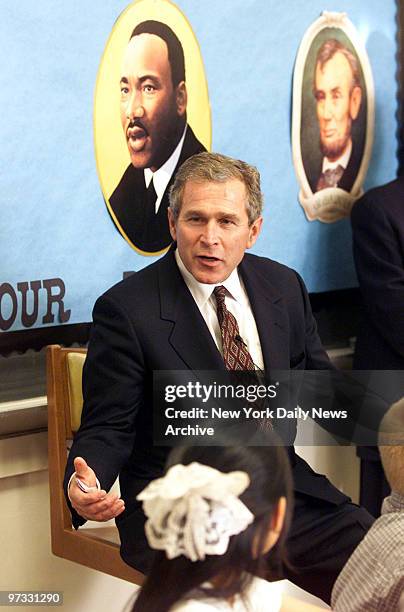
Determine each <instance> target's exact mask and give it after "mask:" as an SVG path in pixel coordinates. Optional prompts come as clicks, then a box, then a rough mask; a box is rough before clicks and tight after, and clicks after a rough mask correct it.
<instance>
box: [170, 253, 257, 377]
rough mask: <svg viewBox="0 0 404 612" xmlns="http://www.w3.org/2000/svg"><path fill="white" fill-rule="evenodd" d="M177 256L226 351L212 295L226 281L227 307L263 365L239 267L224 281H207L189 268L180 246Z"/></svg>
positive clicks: (179, 265) (210, 328) (254, 358)
mask: <svg viewBox="0 0 404 612" xmlns="http://www.w3.org/2000/svg"><path fill="white" fill-rule="evenodd" d="M175 259H176V261H177V265H178V268H179V270H180V272H181V274H182V277H183V279H184V281H185V283H186V285H187V287H188V289H189V290H190V292H191V294H192V297H193V298H194V300H195V302H196V305H197V306H198V308H199V310H200V313H201V315H202V316H203V318H204V320H205V323H206V325H207V326H208V329H209V331H210V333H211V334H212V337H213V340H214V341H215V344H216V346H217V348H218V349H219V351H220V352H221V354H222V355H223V346H222V336H221V333H220V326H219V321H218V318H217V313H216V310H217V305H216V298H215V296H214V295H213V290H214V288H215V287H217V286H220V285H223V287H225V289H226V291H227V295H226V298H225V303H226V308H227V309H228V310H229V312H231V313H232V315H234V317H235V318H236V321H237V323H238V327H239V332H240V336H241V337H242V339H243V341H244V342H245V343H246V345H247V347H248V351H249V353H250V355H251V357H252V360H253V362H254V363H255V365H256V366H258V368H260V369H261V370H263V369H264V359H263V357H262V350H261V343H260V339H259V335H258V330H257V325H256V323H255V319H254V315H253V312H252V309H251V304H250V301H249V299H248V295H247V292H246V290H245V287H244V283H243V281H242V279H241V278H240V276H239V274H238V271H237V268H236V269H234V270H233V272H232V273H231V274H230V276H229V277H228V278H227V279H226V280H225V281H223V282H222V283H216V284H207V283H200V282H198V281H197V280H196V279H195V278H194V277H193V276H192V274H191V273H190V272H189V271H188V270H187V269H186V267H185V265H184V263H183V261H182V259H181V257H180V255H179V253H178V249H177V250H176V251H175Z"/></svg>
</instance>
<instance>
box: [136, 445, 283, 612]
mask: <svg viewBox="0 0 404 612" xmlns="http://www.w3.org/2000/svg"><path fill="white" fill-rule="evenodd" d="M191 464H192V466H191ZM179 465H181V466H188V467H180V468H179V469H178V467H177V468H175V469H174V471H173V470H171V471H170V472H169V474H168V476H166V477H165V479H160V480H157V481H154V483H151V485H149V487H148V488H147V489H146V490H145V492H143V494H142V496H141V498H143V499H147V498H149V499H148V501H147V502H146V503H144V508H145V512H146V515H148V516H149V517H150V518H149V521H148V523H149V524H148V525H147V527H146V534H147V536H148V539H149V544H150V545H151V546H152V547H154V548H158V549H160V550H163V549H164V552H161V553H159V554H158V555H157V557H156V560H155V563H154V566H153V568H152V571H151V573H150V575H149V578H148V580H147V582H146V584H145V586H144V588H143V590H142V593H141V594H140V596H139V599H138V603H137V604H135V608H134V610H140V609H141V610H142V611H143V610H144V611H146V610H156V609H158V610H161V611H163V610H169V608H170V607H171V606H172V605H173V604H174V603H175V602H176V601H178V600H179V599H181V598H182V597H183V596H184V595H185V594H186V593H187V592H188V591H190V590H192V589H194V588H197V587H199V586H200V585H202V584H203V583H205V582H207V581H210V580H212V579H214V581H213V588H212V589H209V595H210V596H213V597H225V598H229V597H232V596H233V595H235V594H237V593H240V594H242V593H243V591H244V590H245V588H246V586H247V584H248V575H264V576H268V573H269V568H268V563H267V561H266V559H265V557H264V555H265V554H266V553H267V552H268V551H269V550H270V549H271V548H273V547H275V545H276V547H275V548H274V550H273V553H272V555H271V556H275V557H277V556H278V557H279V559H280V558H283V556H284V554H283V541H284V537H285V533H286V530H287V522H288V521H287V520H285V516H286V515H288V514H289V512H286V508H288V510H289V511H290V503H289V502H290V498H291V475H290V468H289V461H288V458H287V455H286V452H285V450H284V449H283V448H282V447H281V446H276V445H273V446H266V447H200V446H195V447H180V448H178V449H175V450H173V451H172V452H171V454H170V456H169V459H168V463H167V470H169V469H170V468H173V466H179ZM206 466H208V467H209V468H214V470H209V469H208V470H206ZM234 472H236V473H237V474H231V473H234ZM240 473H241V474H240ZM173 475H174V476H173ZM224 475H227V476H224ZM173 478H174V480H173ZM199 479H200V480H199ZM175 480H177V482H175ZM197 480H199V482H200V483H203V482H206V484H205V485H201V486H200V487H199V483H198V482H197ZM197 484H198V486H195V485H197ZM167 497H168V498H170V499H169V500H167ZM147 504H148V505H147ZM232 534H233V535H232ZM229 536H230V537H229ZM162 581H163V583H164V585H165V586H164V588H163V594H161V591H162V589H161V582H162ZM158 587H160V589H159V590H160V597H159V594H158ZM153 606H154V607H153Z"/></svg>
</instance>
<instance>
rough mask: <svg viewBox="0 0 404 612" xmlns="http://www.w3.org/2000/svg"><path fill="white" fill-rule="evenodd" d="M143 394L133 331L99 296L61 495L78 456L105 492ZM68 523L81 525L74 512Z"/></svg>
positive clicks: (123, 458)
mask: <svg viewBox="0 0 404 612" xmlns="http://www.w3.org/2000/svg"><path fill="white" fill-rule="evenodd" d="M143 391H144V364H143V355H142V350H141V348H140V345H139V342H138V339H137V336H136V333H135V330H134V328H133V325H132V323H131V321H130V319H129V317H128V316H127V313H126V311H125V309H124V308H123V306H122V305H121V304H118V303H116V301H115V300H113V299H112V298H110V297H107V296H102V297H101V298H99V299H98V300H97V302H96V304H95V306H94V311H93V327H92V332H91V336H90V343H89V347H88V353H87V359H86V362H85V365H84V371H83V398H84V406H83V413H82V420H81V426H80V429H79V431H78V432H77V434H76V436H75V438H74V442H73V446H72V449H71V451H70V454H69V458H68V462H67V467H66V473H65V483H64V486H65V492H66V488H67V483H68V480H69V478H70V476H71V474H72V473H73V472H74V466H73V459H74V458H75V457H77V456H80V457H83V458H84V459H85V460H86V462H87V463H88V465H89V466H90V467H91V468H92V469H93V470H94V471H95V473H96V475H97V477H98V479H99V481H100V484H101V487H102V488H103V489H106V490H109V489H110V487H111V486H112V484H113V483H114V481H115V479H116V478H117V476H118V474H119V472H120V470H121V468H122V466H123V465H124V464H125V463H126V462H127V461H128V459H129V457H130V455H131V452H132V449H133V444H134V438H135V419H136V415H137V413H138V411H139V409H140V407H141V406H142V404H143ZM69 505H70V504H69ZM73 518H74V522H75V524H76V523H77V524H80V523H83V522H84V520H83V519H81V518H80V517H78V515H77V514H76V513H74V511H73ZM77 524H76V526H77Z"/></svg>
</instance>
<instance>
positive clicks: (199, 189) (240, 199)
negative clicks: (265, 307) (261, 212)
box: [168, 179, 262, 284]
mask: <svg viewBox="0 0 404 612" xmlns="http://www.w3.org/2000/svg"><path fill="white" fill-rule="evenodd" d="M168 214H169V223H170V232H171V236H172V237H173V240H176V241H177V246H178V251H179V254H180V256H181V259H182V261H183V262H184V265H185V267H186V268H187V270H188V271H189V272H190V273H191V274H192V276H193V277H194V278H195V279H196V280H197V281H199V282H200V283H209V284H212V283H221V282H222V281H224V280H226V278H228V277H229V276H230V274H231V272H232V271H233V270H234V268H236V267H237V266H238V264H239V263H240V261H241V260H242V259H243V256H244V252H245V250H246V249H249V248H250V247H251V246H252V245H253V244H254V243H255V241H256V240H257V238H258V235H259V233H260V229H261V225H262V217H259V218H258V219H257V220H256V221H254V223H252V224H251V225H248V215H247V209H246V189H245V186H244V183H242V182H241V181H239V180H237V179H231V180H228V181H226V182H224V183H217V182H208V181H206V182H203V183H198V182H195V181H188V182H187V183H186V184H185V188H184V192H183V196H182V206H181V210H180V214H179V217H178V219H177V221H176V222H174V219H173V216H172V213H171V210H170V209H169V210H168Z"/></svg>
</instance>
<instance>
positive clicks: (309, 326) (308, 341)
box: [296, 272, 334, 370]
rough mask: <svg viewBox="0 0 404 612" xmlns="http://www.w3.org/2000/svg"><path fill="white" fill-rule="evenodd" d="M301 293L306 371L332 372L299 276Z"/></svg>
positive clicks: (304, 287)
mask: <svg viewBox="0 0 404 612" xmlns="http://www.w3.org/2000/svg"><path fill="white" fill-rule="evenodd" d="M296 276H297V280H298V282H299V286H300V291H301V295H302V300H303V311H304V324H305V352H306V370H330V369H333V368H334V366H333V365H332V363H331V361H330V359H329V357H328V355H327V353H326V351H325V350H324V347H323V345H322V343H321V340H320V336H319V335H318V331H317V323H316V320H315V318H314V316H313V312H312V310H311V304H310V300H309V296H308V293H307V289H306V286H305V284H304V282H303V279H302V278H301V277H300V276H299V274H297V272H296Z"/></svg>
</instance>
